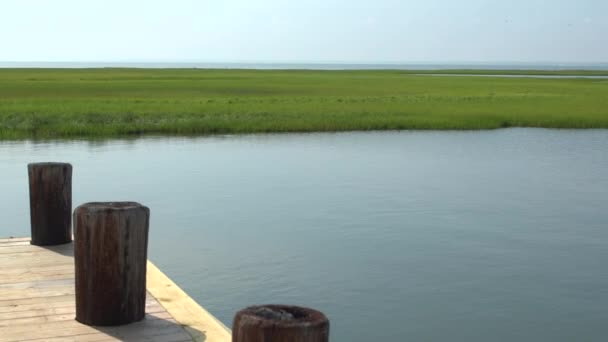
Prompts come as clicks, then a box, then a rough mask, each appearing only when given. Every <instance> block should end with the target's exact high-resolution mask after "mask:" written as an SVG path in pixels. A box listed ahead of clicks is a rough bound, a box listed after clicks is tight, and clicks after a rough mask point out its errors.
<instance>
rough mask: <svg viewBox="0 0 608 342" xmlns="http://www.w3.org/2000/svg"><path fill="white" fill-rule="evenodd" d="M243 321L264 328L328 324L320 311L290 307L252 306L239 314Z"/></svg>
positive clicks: (272, 305)
mask: <svg viewBox="0 0 608 342" xmlns="http://www.w3.org/2000/svg"><path fill="white" fill-rule="evenodd" d="M237 316H240V318H241V320H243V319H245V320H247V321H249V324H252V323H253V324H256V325H259V326H261V327H263V326H276V325H280V326H281V327H285V328H287V327H292V326H293V327H296V326H315V325H323V324H327V322H328V319H327V317H326V316H325V315H324V314H323V313H322V312H320V311H317V310H314V309H310V308H304V307H299V306H290V305H274V304H269V305H259V306H250V307H248V308H245V309H243V310H241V311H240V312H238V313H237Z"/></svg>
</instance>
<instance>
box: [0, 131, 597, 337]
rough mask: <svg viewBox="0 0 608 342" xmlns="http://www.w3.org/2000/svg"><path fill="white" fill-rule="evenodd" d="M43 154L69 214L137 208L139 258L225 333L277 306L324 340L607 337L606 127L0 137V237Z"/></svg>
mask: <svg viewBox="0 0 608 342" xmlns="http://www.w3.org/2000/svg"><path fill="white" fill-rule="evenodd" d="M47 160H56V161H70V162H72V163H73V165H74V170H75V171H74V204H75V205H76V204H79V203H82V202H85V201H93V200H138V201H140V202H142V203H144V204H146V205H148V206H149V207H150V208H151V210H152V227H151V241H150V257H151V259H152V260H153V261H155V262H156V263H157V264H158V265H159V267H160V268H161V269H163V270H164V271H166V273H168V274H169V275H170V276H171V277H172V278H173V279H174V280H175V281H176V282H177V283H179V284H180V285H181V286H182V287H183V288H184V289H185V290H186V291H187V292H188V293H189V294H191V295H192V296H193V297H194V298H195V299H196V300H197V301H198V302H199V303H201V304H203V305H204V306H205V307H207V308H208V309H209V310H210V311H211V312H212V313H214V314H215V315H217V316H218V317H219V318H220V319H221V320H223V321H224V322H225V323H227V324H228V325H229V324H230V321H231V319H232V315H233V314H234V312H235V311H237V310H238V309H239V308H241V307H244V306H247V305H249V304H255V303H267V302H282V303H295V304H301V305H308V306H312V307H315V308H318V309H320V310H322V311H324V312H326V313H327V314H328V316H329V317H330V319H331V322H332V331H331V334H332V339H331V340H332V341H345V342H350V341H355V342H356V341H366V342H368V341H575V340H578V341H582V340H584V341H605V340H606V336H608V325H607V324H606V322H608V267H607V266H606V265H607V261H608V131H607V130H586V131H569V130H540V129H507V130H498V131H482V132H399V133H343V134H305V135H256V136H239V137H234V136H229V137H207V138H196V139H185V138H158V139H155V138H149V139H141V140H132V141H111V142H56V143H32V142H15V143H6V142H4V143H0V167H1V172H2V177H0V189H1V190H2V192H1V193H2V196H0V217H2V224H1V225H0V236H8V235H28V230H29V228H28V224H29V221H28V220H29V218H28V197H27V196H28V195H27V172H26V163H28V162H32V161H47Z"/></svg>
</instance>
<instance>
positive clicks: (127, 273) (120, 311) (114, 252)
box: [74, 202, 150, 326]
mask: <svg viewBox="0 0 608 342" xmlns="http://www.w3.org/2000/svg"><path fill="white" fill-rule="evenodd" d="M149 221H150V209H148V208H147V207H145V206H143V205H141V204H139V203H135V202H105V203H86V204H83V205H81V206H79V207H78V208H76V210H74V233H75V234H74V239H75V241H74V261H75V263H76V320H77V321H78V322H80V323H84V324H87V325H100V326H107V325H121V324H128V323H132V322H137V321H140V320H142V319H143V318H144V315H145V307H146V262H147V260H148V230H149Z"/></svg>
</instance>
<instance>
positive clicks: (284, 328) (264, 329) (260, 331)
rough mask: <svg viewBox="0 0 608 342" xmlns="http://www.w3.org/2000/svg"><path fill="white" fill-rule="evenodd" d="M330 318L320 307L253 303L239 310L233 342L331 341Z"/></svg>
mask: <svg viewBox="0 0 608 342" xmlns="http://www.w3.org/2000/svg"><path fill="white" fill-rule="evenodd" d="M328 340H329V320H328V319H327V317H325V315H324V314H323V313H321V312H319V311H317V310H313V309H309V308H302V307H297V306H287V305H263V306H251V307H248V308H245V309H243V310H241V311H239V312H238V313H237V314H236V315H235V317H234V322H233V326H232V342H327V341H328Z"/></svg>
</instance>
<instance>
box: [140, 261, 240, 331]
mask: <svg viewBox="0 0 608 342" xmlns="http://www.w3.org/2000/svg"><path fill="white" fill-rule="evenodd" d="M147 282H148V291H149V292H150V293H151V294H152V295H153V296H154V297H155V298H157V299H158V301H159V303H160V304H161V305H162V306H164V307H165V308H166V309H167V311H169V312H170V313H171V314H172V315H173V317H174V318H175V319H176V320H177V321H178V322H179V323H180V324H182V325H184V326H185V328H186V330H187V331H188V332H189V333H190V335H192V337H193V339H194V340H195V341H218V342H229V341H231V339H232V337H231V333H230V330H229V329H228V328H226V326H225V325H224V324H222V322H220V321H219V320H217V319H216V318H215V317H213V316H212V315H211V314H210V313H209V312H208V311H207V310H205V309H203V308H202V307H201V306H199V305H198V304H197V303H196V302H195V301H194V300H193V299H192V298H190V296H188V295H187V294H186V293H185V292H184V291H182V289H180V288H179V286H177V285H176V284H175V283H174V282H173V281H171V279H169V278H168V277H167V276H166V275H165V274H164V273H162V272H161V271H160V270H159V269H158V268H157V267H156V266H155V265H154V264H153V263H151V262H148V274H147Z"/></svg>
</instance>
